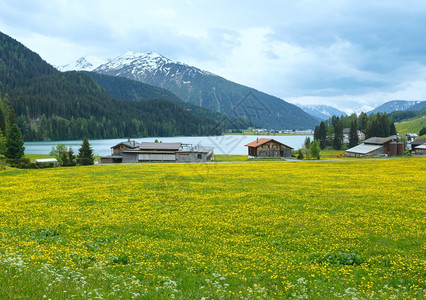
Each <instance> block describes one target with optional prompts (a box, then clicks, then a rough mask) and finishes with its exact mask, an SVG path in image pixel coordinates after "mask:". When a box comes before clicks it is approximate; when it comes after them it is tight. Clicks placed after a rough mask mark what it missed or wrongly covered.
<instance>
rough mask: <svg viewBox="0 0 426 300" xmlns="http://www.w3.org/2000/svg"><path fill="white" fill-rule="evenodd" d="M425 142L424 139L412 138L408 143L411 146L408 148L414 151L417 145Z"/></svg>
mask: <svg viewBox="0 0 426 300" xmlns="http://www.w3.org/2000/svg"><path fill="white" fill-rule="evenodd" d="M425 143H426V140H422V139H418V140H414V141H412V142H411V143H410V146H411V149H410V150H411V151H415V150H416V148H417V147H418V146H420V145H423V144H425Z"/></svg>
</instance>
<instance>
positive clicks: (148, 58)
mask: <svg viewBox="0 0 426 300" xmlns="http://www.w3.org/2000/svg"><path fill="white" fill-rule="evenodd" d="M171 62H172V61H171V60H170V59H168V58H166V57H164V56H162V55H161V54H158V53H155V52H148V53H137V52H133V51H127V52H126V53H124V54H123V55H120V56H117V57H116V58H113V59H111V60H110V61H109V62H107V63H105V64H103V65H101V66H99V67H98V68H97V70H96V71H97V72H105V71H113V70H119V69H122V68H126V67H131V68H133V69H134V70H135V72H136V71H138V72H140V71H142V70H144V71H148V72H152V71H154V70H157V69H161V68H162V67H163V66H164V65H165V64H167V63H171Z"/></svg>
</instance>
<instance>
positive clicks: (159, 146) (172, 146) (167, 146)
mask: <svg viewBox="0 0 426 300" xmlns="http://www.w3.org/2000/svg"><path fill="white" fill-rule="evenodd" d="M181 148H182V143H153V142H142V143H141V144H140V146H139V147H138V149H140V150H169V151H178V150H179V149H181Z"/></svg>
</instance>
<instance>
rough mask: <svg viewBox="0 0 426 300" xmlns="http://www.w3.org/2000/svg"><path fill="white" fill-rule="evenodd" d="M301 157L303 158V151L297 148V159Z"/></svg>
mask: <svg viewBox="0 0 426 300" xmlns="http://www.w3.org/2000/svg"><path fill="white" fill-rule="evenodd" d="M303 158H304V156H303V151H302V149H299V152H298V155H297V159H303Z"/></svg>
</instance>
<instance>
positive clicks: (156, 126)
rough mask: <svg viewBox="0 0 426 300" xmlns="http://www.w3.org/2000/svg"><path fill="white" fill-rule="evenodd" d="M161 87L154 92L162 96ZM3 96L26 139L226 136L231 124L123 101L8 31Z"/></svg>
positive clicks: (1, 52)
mask: <svg viewBox="0 0 426 300" xmlns="http://www.w3.org/2000/svg"><path fill="white" fill-rule="evenodd" d="M155 89H157V91H156V92H155V93H151V94H152V95H159V96H161V93H159V92H158V88H155ZM0 98H1V99H2V102H4V103H5V104H6V105H4V107H6V106H10V107H11V108H13V109H14V110H15V113H16V118H17V124H18V126H19V127H20V129H21V131H22V135H23V137H24V139H25V140H26V141H35V140H64V139H82V138H83V137H84V136H86V137H88V138H89V139H101V138H120V137H143V136H175V135H207V134H220V133H222V131H223V129H224V127H226V126H230V125H229V124H230V123H231V122H228V125H227V124H225V123H224V124H223V126H217V123H218V120H217V119H215V118H209V117H201V116H199V115H195V114H193V113H192V112H191V111H190V110H188V109H185V108H182V107H180V106H179V105H177V104H176V103H172V102H170V101H168V100H164V99H158V98H156V99H145V100H134V101H123V100H121V99H119V98H116V97H114V96H112V95H110V94H109V93H107V92H106V91H105V90H104V89H103V88H102V87H100V86H99V85H98V84H97V83H96V82H95V81H94V80H93V79H92V78H91V77H90V76H89V75H87V74H85V73H82V72H64V73H62V72H59V71H58V70H56V69H55V68H54V67H52V66H51V65H49V64H48V63H46V62H45V61H43V60H42V59H41V58H40V56H39V55H38V54H36V53H34V52H32V51H30V50H29V49H27V48H26V47H25V46H23V45H22V44H20V43H19V42H17V41H16V40H14V39H12V38H10V37H9V36H7V35H5V34H3V33H0ZM5 110H6V109H5ZM7 113H8V112H7V111H3V114H7ZM239 125H240V126H244V125H245V123H244V122H242V123H239Z"/></svg>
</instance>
